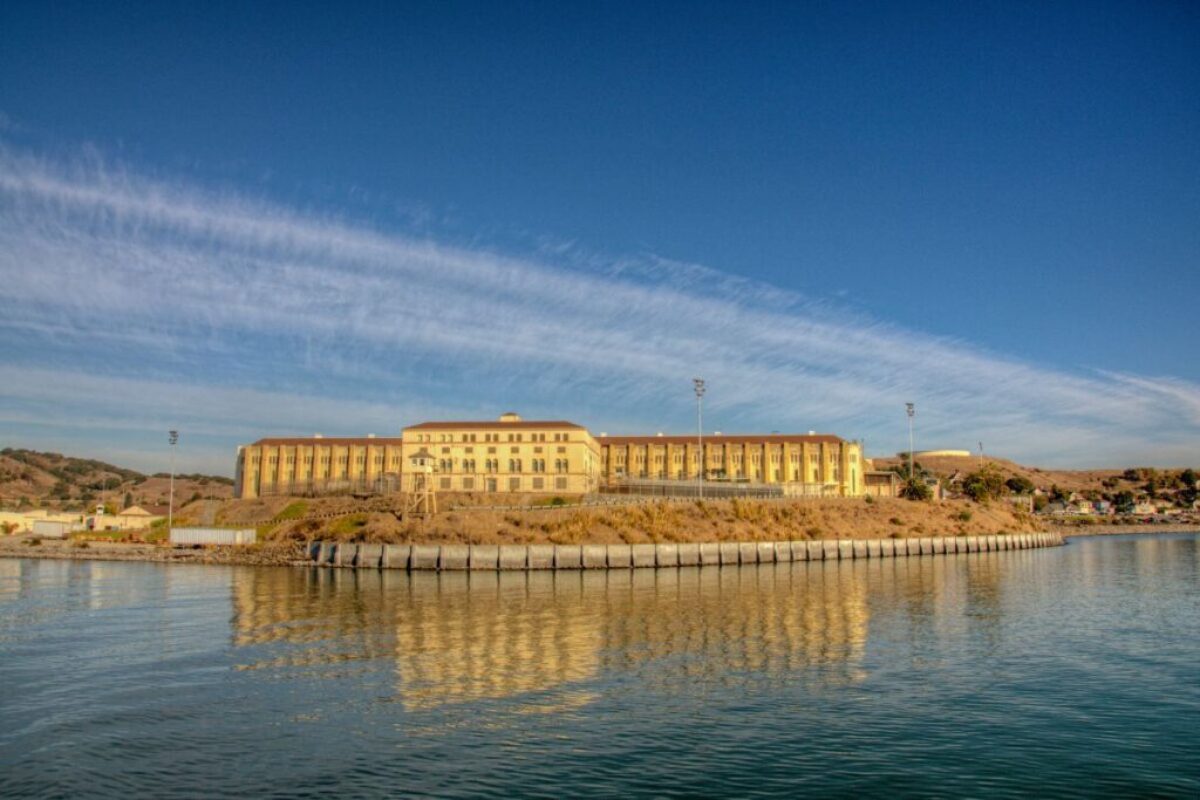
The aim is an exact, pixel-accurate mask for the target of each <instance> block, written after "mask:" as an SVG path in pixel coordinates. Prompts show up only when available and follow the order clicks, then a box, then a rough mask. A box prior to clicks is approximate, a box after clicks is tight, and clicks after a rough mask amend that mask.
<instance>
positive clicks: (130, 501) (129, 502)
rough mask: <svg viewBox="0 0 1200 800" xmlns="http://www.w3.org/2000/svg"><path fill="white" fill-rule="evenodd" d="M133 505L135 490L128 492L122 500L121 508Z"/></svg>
mask: <svg viewBox="0 0 1200 800" xmlns="http://www.w3.org/2000/svg"><path fill="white" fill-rule="evenodd" d="M131 505H133V492H126V493H125V499H124V500H123V501H122V502H121V508H129V507H130V506H131Z"/></svg>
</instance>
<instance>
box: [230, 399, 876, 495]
mask: <svg viewBox="0 0 1200 800" xmlns="http://www.w3.org/2000/svg"><path fill="white" fill-rule="evenodd" d="M421 449H425V450H427V451H428V452H429V454H430V455H431V456H432V457H433V459H434V463H435V465H436V466H435V470H434V473H435V474H434V480H435V484H434V485H435V488H436V489H437V490H438V491H455V492H462V491H476V492H484V491H495V492H533V493H547V494H553V493H563V494H584V493H588V492H594V491H596V489H597V488H598V486H599V484H600V482H601V481H602V480H603V481H605V482H607V483H613V482H616V481H618V480H620V479H623V478H642V477H644V478H648V479H659V480H689V479H694V478H695V477H696V476H697V473H698V460H699V459H698V454H699V449H698V447H697V444H696V441H695V440H694V439H688V438H687V437H674V436H672V437H601V438H600V439H599V440H597V439H596V438H595V437H593V436H592V435H591V433H589V432H588V431H587V429H586V428H583V427H581V426H579V425H574V424H572V423H569V422H562V421H548V422H537V421H524V420H521V419H520V418H519V417H517V416H516V415H515V414H513V415H505V416H504V417H502V418H501V420H499V421H496V422H475V421H472V422H426V423H421V424H420V425H414V426H411V427H408V428H405V429H404V430H403V432H402V433H401V436H400V438H387V439H382V438H367V437H364V438H353V439H347V438H312V439H263V440H260V441H259V442H256V443H254V444H250V445H243V446H242V447H239V448H238V460H237V477H236V481H235V491H236V496H238V497H244V498H249V497H259V496H262V495H270V494H278V495H287V494H321V493H326V492H328V493H334V492H346V491H353V490H360V491H370V490H376V491H378V490H383V491H397V490H411V488H412V487H411V486H410V485H409V483H410V482H411V480H412V478H411V475H412V472H411V470H410V468H409V464H410V459H411V458H412V456H413V455H414V454H415V453H417V452H418V451H420V450H421ZM704 463H705V476H706V480H716V481H731V482H745V483H763V484H778V485H784V486H785V487H788V491H794V492H795V493H797V494H822V495H830V494H832V495H840V496H851V497H857V496H860V495H862V494H863V492H864V489H863V471H864V468H865V467H866V465H865V464H864V460H863V457H862V447H861V445H860V444H859V443H858V442H852V441H846V440H843V439H840V438H838V437H835V436H799V435H797V436H792V435H786V436H780V435H771V436H763V437H753V436H707V437H705V439H704Z"/></svg>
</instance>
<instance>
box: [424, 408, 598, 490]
mask: <svg viewBox="0 0 1200 800" xmlns="http://www.w3.org/2000/svg"><path fill="white" fill-rule="evenodd" d="M401 439H402V441H403V448H404V455H405V457H408V456H409V455H410V454H411V453H416V452H417V451H418V450H419V449H420V448H425V449H426V450H428V451H429V453H431V454H432V455H433V458H434V468H435V475H434V481H435V483H436V488H437V489H438V490H439V491H457V492H563V493H567V494H586V493H588V492H594V491H596V489H597V487H598V485H599V476H600V446H599V445H598V444H597V443H596V439H595V438H594V437H593V436H592V435H591V434H590V433H588V430H587V428H585V427H583V426H582V425H576V424H575V423H574V422H567V421H566V420H524V419H521V417H520V415H519V414H516V413H513V412H511V411H510V412H508V413H506V414H502V415H501V416H500V419H499V420H497V421H495V422H486V421H461V422H422V423H421V424H419V425H411V426H409V427H407V428H405V429H404V430H403V431H402V432H401ZM411 480H412V476H411V475H405V476H404V477H403V481H402V483H403V486H404V489H405V491H410V490H411V486H409V483H410V482H411Z"/></svg>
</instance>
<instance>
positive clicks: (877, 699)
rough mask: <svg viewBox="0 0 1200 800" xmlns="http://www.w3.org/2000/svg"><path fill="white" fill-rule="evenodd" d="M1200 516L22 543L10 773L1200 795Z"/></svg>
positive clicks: (274, 785)
mask: <svg viewBox="0 0 1200 800" xmlns="http://www.w3.org/2000/svg"><path fill="white" fill-rule="evenodd" d="M1198 730H1200V537H1196V536H1192V535H1178V536H1167V535H1164V536H1156V537H1136V538H1135V537H1108V538H1098V539H1090V540H1074V541H1073V542H1072V543H1071V544H1070V545H1069V546H1067V547H1062V548H1054V549H1049V550H1026V551H1019V552H1005V553H986V554H972V555H958V556H935V557H925V558H907V559H895V560H879V561H858V562H841V563H829V564H821V563H813V564H806V563H798V564H780V565H770V566H768V565H763V566H760V567H742V568H721V569H704V570H697V569H683V570H669V571H668V570H664V571H653V570H644V571H643V570H639V571H627V572H613V573H607V572H588V573H582V574H580V573H561V574H530V575H525V574H500V575H496V574H478V575H465V574H443V575H437V574H414V575H407V574H404V573H395V572H383V573H380V572H353V571H348V570H317V569H311V570H309V569H289V568H224V567H195V566H181V565H171V566H164V565H158V564H137V563H104V562H61V561H18V560H0V796H4V797H12V796H82V795H95V796H118V795H119V796H123V797H130V796H155V797H169V796H186V797H194V796H198V795H242V796H249V795H276V796H309V795H331V794H355V795H362V794H410V795H415V794H431V795H459V796H475V795H481V794H491V795H503V796H513V795H537V796H546V797H562V796H577V795H589V796H590V795H599V796H614V795H630V794H637V795H687V796H696V795H709V796H711V795H739V796H744V795H754V794H774V795H791V794H796V793H799V792H805V793H809V794H815V795H848V794H864V793H866V794H876V795H879V794H888V795H890V796H928V795H930V794H935V795H942V796H946V795H972V796H1017V795H1034V794H1036V795H1055V796H1088V797H1093V796H1098V795H1112V796H1129V795H1148V794H1157V795H1163V796H1181V797H1183V796H1191V797H1195V796H1197V795H1198V794H1200V744H1198V743H1197V741H1196V738H1195V737H1196V734H1197V731H1198Z"/></svg>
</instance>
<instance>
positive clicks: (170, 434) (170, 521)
mask: <svg viewBox="0 0 1200 800" xmlns="http://www.w3.org/2000/svg"><path fill="white" fill-rule="evenodd" d="M167 444H168V445H170V448H171V489H170V492H169V494H168V496H167V497H168V499H167V541H168V542H169V541H170V540H171V527H172V526H173V525H174V524H175V445H177V444H179V431H167Z"/></svg>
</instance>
